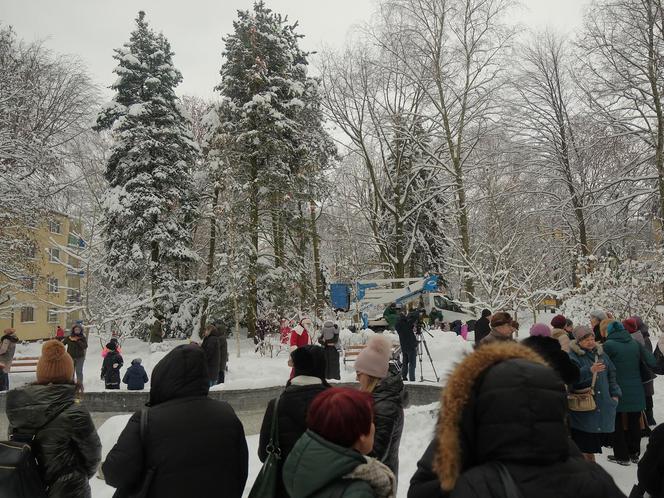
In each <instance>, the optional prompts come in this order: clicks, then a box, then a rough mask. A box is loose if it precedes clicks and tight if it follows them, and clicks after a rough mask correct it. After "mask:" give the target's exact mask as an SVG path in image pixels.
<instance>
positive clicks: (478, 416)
mask: <svg viewBox="0 0 664 498" xmlns="http://www.w3.org/2000/svg"><path fill="white" fill-rule="evenodd" d="M494 367H495V368H496V370H495V374H494V375H490V376H488V375H485V374H486V373H487V372H488V371H489V370H490V369H493V368H494ZM533 395H535V396H536V398H535V399H536V403H533V399H534V396H533ZM565 412H566V395H565V388H564V384H563V383H562V381H561V380H560V378H559V377H558V375H557V374H556V373H555V372H554V371H553V370H552V369H551V368H550V367H549V366H548V364H547V363H546V361H545V360H544V359H543V358H542V357H541V356H540V355H538V354H537V353H536V352H535V351H533V350H532V349H530V348H528V347H526V346H524V345H521V344H518V343H515V342H511V341H507V342H496V343H490V344H486V345H483V346H482V347H480V348H478V349H477V350H475V352H474V353H472V354H470V355H468V356H467V357H465V358H464V359H463V360H462V361H461V362H460V363H459V364H458V365H457V367H456V368H455V369H454V370H453V371H452V373H451V374H450V376H449V377H448V379H447V384H446V387H445V389H444V390H443V393H442V402H441V416H440V420H439V422H438V429H437V436H436V438H437V451H436V455H435V458H434V464H433V469H434V471H435V472H436V474H437V475H438V479H439V481H440V484H441V488H442V489H443V490H445V491H450V490H452V489H454V487H455V485H456V482H457V480H458V478H459V476H460V475H461V473H462V472H463V471H465V470H467V469H468V468H469V467H472V466H475V465H481V464H482V463H484V462H486V461H491V460H495V459H500V460H519V459H521V460H525V461H532V462H533V463H535V462H542V461H546V460H552V461H557V460H560V459H565V458H566V457H567V456H568V454H569V449H568V443H567V437H566V428H565V424H564V416H565ZM503 429H504V430H503ZM497 434H500V435H499V436H497ZM541 435H544V437H540V436H541ZM558 439H560V440H561V441H562V442H563V443H564V447H563V444H562V443H558Z"/></svg>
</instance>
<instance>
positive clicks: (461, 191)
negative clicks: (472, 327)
mask: <svg viewBox="0 0 664 498" xmlns="http://www.w3.org/2000/svg"><path fill="white" fill-rule="evenodd" d="M454 172H455V179H454V180H455V184H456V195H457V209H458V210H459V232H460V234H461V250H462V251H463V256H464V258H465V259H466V261H465V262H464V263H465V264H466V265H467V264H468V263H469V262H470V257H471V253H470V232H469V230H468V207H467V206H466V190H465V187H464V184H463V171H462V170H461V162H460V160H459V159H458V158H457V159H456V160H455V161H454ZM464 274H465V275H464V279H463V284H464V294H465V299H466V301H468V302H471V303H472V302H474V301H475V283H474V282H473V277H471V276H470V273H469V272H467V271H464Z"/></svg>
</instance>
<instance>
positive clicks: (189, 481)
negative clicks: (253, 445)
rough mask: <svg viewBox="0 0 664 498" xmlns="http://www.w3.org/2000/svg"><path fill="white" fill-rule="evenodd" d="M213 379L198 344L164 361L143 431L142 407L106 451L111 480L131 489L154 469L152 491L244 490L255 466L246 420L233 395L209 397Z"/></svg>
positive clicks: (167, 494)
mask: <svg viewBox="0 0 664 498" xmlns="http://www.w3.org/2000/svg"><path fill="white" fill-rule="evenodd" d="M209 385H210V383H209V378H208V371H207V367H206V361H205V353H204V352H203V350H202V349H201V348H200V347H199V346H197V345H196V344H188V345H183V346H178V347H176V348H175V349H173V350H172V351H171V352H170V353H168V354H167V355H166V356H165V357H164V358H163V359H162V360H161V361H160V362H159V363H157V365H156V366H155V367H154V370H153V371H152V387H151V390H150V402H149V404H148V405H149V407H150V408H149V410H148V412H147V415H148V423H147V430H146V433H145V435H144V438H143V440H141V433H140V419H141V412H136V413H134V415H132V417H131V418H130V419H129V422H128V423H127V426H126V427H125V428H124V430H123V431H122V433H121V434H120V437H119V439H118V442H117V443H116V444H115V446H114V447H113V448H112V449H111V451H110V453H109V454H108V456H107V457H106V462H105V463H104V465H103V471H104V476H105V479H106V483H107V484H109V485H110V486H113V487H115V488H119V489H120V490H122V491H121V492H127V491H128V490H131V489H134V488H135V487H136V486H138V485H140V484H141V482H142V479H143V477H144V475H145V474H144V473H145V471H146V470H147V469H154V470H155V475H154V479H153V481H152V485H151V486H150V490H149V492H148V494H147V496H148V497H151V498H157V497H158V498H181V497H183V496H195V497H196V498H216V497H218V496H220V493H221V494H223V496H225V497H229V498H240V497H241V496H242V492H243V490H244V486H245V483H246V480H247V471H248V452H247V441H246V439H245V436H244V428H243V427H242V423H241V422H240V420H239V419H238V418H237V415H235V412H234V411H233V409H232V408H231V406H230V405H229V404H228V403H226V402H224V401H216V400H213V399H210V398H208V390H209Z"/></svg>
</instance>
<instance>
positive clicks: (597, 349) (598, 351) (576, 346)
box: [569, 339, 604, 356]
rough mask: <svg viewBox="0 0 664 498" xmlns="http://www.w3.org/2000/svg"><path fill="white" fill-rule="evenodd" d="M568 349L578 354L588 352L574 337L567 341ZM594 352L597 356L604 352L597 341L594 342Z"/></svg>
mask: <svg viewBox="0 0 664 498" xmlns="http://www.w3.org/2000/svg"><path fill="white" fill-rule="evenodd" d="M569 349H570V351H574V352H575V353H576V354H578V355H579V356H581V355H584V354H586V353H587V352H588V350H587V349H583V348H582V347H581V346H579V343H578V342H576V339H575V340H573V341H572V342H570V343H569ZM595 354H597V355H598V356H599V355H603V354H604V348H603V347H602V345H601V344H600V343H599V342H597V343H595Z"/></svg>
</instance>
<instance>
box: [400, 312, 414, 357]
mask: <svg viewBox="0 0 664 498" xmlns="http://www.w3.org/2000/svg"><path fill="white" fill-rule="evenodd" d="M416 319H417V316H416V315H413V313H409V314H408V315H405V314H404V313H401V314H400V315H399V318H397V325H396V329H397V334H399V344H400V345H401V349H402V350H406V351H409V350H412V349H415V348H416V347H417V339H416V338H415V333H414V331H413V327H414V326H415V320H416Z"/></svg>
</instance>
